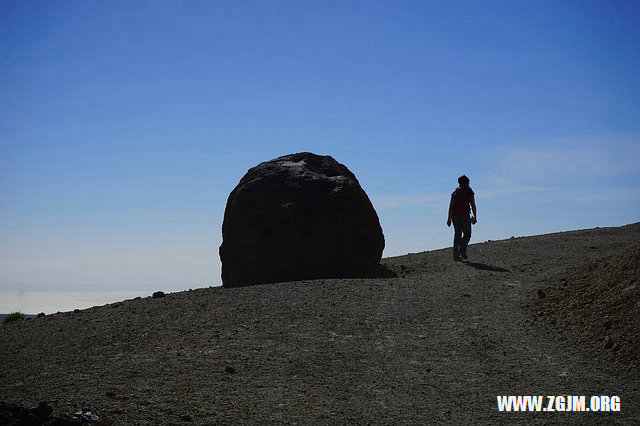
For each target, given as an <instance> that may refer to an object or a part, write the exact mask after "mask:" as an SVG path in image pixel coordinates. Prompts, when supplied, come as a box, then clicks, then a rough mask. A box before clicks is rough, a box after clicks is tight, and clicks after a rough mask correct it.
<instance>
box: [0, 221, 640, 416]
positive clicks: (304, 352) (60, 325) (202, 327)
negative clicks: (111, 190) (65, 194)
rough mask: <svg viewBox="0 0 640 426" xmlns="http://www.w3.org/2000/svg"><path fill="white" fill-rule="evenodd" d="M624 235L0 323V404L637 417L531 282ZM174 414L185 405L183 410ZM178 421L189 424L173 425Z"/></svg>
mask: <svg viewBox="0 0 640 426" xmlns="http://www.w3.org/2000/svg"><path fill="white" fill-rule="evenodd" d="M639 240H640V223H636V224H633V225H628V226H624V227H617V228H598V229H590V230H581V231H572V232H563V233H556V234H548V235H540V236H533V237H523V238H512V239H508V240H502V241H490V242H486V243H479V244H473V245H471V246H470V247H469V261H468V262H464V263H456V262H453V260H452V256H451V252H450V250H449V249H446V250H445V249H443V250H435V251H430V252H423V253H416V254H408V255H405V256H400V257H393V258H386V259H383V264H384V265H385V266H386V267H387V268H389V269H390V270H392V271H394V272H395V273H396V274H397V275H398V277H396V278H372V279H349V280H316V281H302V282H296V283H280V284H270V285H261V286H253V287H241V288H232V289H223V288H220V287H216V288H204V289H198V290H193V291H186V292H180V293H172V294H168V295H167V296H166V297H164V298H151V297H149V298H145V299H140V298H138V299H134V300H127V301H124V302H120V303H115V304H111V305H105V306H101V307H95V308H91V309H86V310H83V311H79V312H66V313H60V314H55V315H49V316H46V317H44V318H38V319H34V320H30V321H24V322H20V323H11V324H7V325H4V326H1V327H0V400H4V401H7V402H10V403H17V404H21V405H24V406H30V405H37V404H38V402H39V401H43V400H46V401H48V402H49V403H50V404H51V406H52V407H53V409H54V412H55V413H56V414H63V415H68V414H70V413H73V412H76V411H78V410H80V409H82V408H85V409H89V410H91V411H92V412H93V413H96V414H98V415H99V416H100V418H101V422H102V423H104V424H181V423H195V424H211V423H331V424H334V423H376V424H378V423H393V424H398V423H430V422H438V423H452V424H468V423H484V424H486V423H492V424H493V423H515V422H521V423H524V424H532V423H534V424H538V423H563V424H566V423H576V424H578V423H580V424H584V423H590V424H593V423H601V424H634V423H635V424H640V402H639V401H640V381H639V379H638V376H637V375H636V373H634V372H633V370H632V369H629V368H624V365H621V364H620V363H619V362H613V361H615V360H613V361H612V360H611V359H609V358H607V357H602V356H600V354H601V352H600V351H597V350H592V348H591V347H590V346H588V345H582V344H579V340H576V339H573V337H572V335H571V334H570V333H565V332H564V331H563V330H562V329H561V328H559V327H558V326H557V324H556V325H553V324H550V323H549V322H548V321H546V320H545V314H544V312H543V310H541V309H540V306H539V304H540V302H539V300H538V299H539V295H538V290H541V289H545V290H546V291H549V285H550V283H553V282H554V277H557V276H558V275H559V274H562V273H565V272H566V271H567V270H568V268H572V267H577V266H579V265H581V264H583V263H585V262H590V261H594V260H596V259H598V258H601V257H604V256H610V255H613V254H615V253H617V252H619V251H620V250H622V249H623V248H625V247H627V246H628V245H630V244H632V243H634V242H637V241H639ZM532 394H533V395H586V396H587V398H588V397H589V396H591V395H618V396H620V398H621V408H622V411H621V412H616V413H612V412H610V413H557V412H556V413H543V412H540V413H500V412H498V409H497V404H496V395H532ZM186 416H188V417H186ZM189 420H190V422H189Z"/></svg>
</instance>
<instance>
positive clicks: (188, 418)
mask: <svg viewBox="0 0 640 426" xmlns="http://www.w3.org/2000/svg"><path fill="white" fill-rule="evenodd" d="M180 420H182V421H183V422H192V421H193V419H192V418H191V416H190V415H188V414H185V415H184V416H182V417H180Z"/></svg>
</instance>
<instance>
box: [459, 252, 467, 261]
mask: <svg viewBox="0 0 640 426" xmlns="http://www.w3.org/2000/svg"><path fill="white" fill-rule="evenodd" d="M460 257H462V258H463V259H465V260H466V259H467V252H466V251H463V252H462V253H460Z"/></svg>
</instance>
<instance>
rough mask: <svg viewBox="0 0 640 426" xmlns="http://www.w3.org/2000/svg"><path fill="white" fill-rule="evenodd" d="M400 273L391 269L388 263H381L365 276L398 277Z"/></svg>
mask: <svg viewBox="0 0 640 426" xmlns="http://www.w3.org/2000/svg"><path fill="white" fill-rule="evenodd" d="M397 277H398V274H396V273H395V272H393V270H391V269H389V268H388V267H387V266H386V265H383V264H379V265H378V266H377V267H376V268H375V269H374V270H373V271H371V272H370V273H369V274H367V276H366V277H365V278H397Z"/></svg>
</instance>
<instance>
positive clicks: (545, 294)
mask: <svg viewBox="0 0 640 426" xmlns="http://www.w3.org/2000/svg"><path fill="white" fill-rule="evenodd" d="M545 297H547V293H545V292H544V291H543V290H542V289H538V299H544V298H545Z"/></svg>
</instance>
